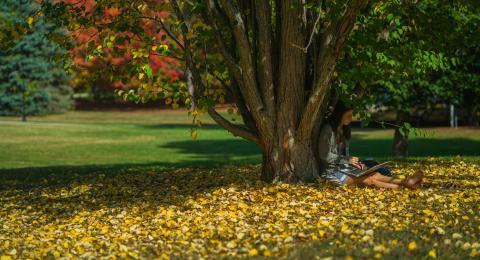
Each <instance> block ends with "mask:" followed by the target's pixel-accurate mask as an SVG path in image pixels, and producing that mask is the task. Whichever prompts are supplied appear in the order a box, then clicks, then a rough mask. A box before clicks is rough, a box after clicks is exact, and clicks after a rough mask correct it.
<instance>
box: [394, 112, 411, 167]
mask: <svg viewBox="0 0 480 260" xmlns="http://www.w3.org/2000/svg"><path fill="white" fill-rule="evenodd" d="M409 117H410V115H409V114H408V113H406V112H397V120H396V124H397V125H403V123H405V122H407V121H408V119H409ZM392 152H393V155H394V156H399V157H404V158H405V157H407V156H408V130H407V131H405V132H404V134H402V133H401V132H400V130H399V128H396V129H395V133H394V136H393V146H392Z"/></svg>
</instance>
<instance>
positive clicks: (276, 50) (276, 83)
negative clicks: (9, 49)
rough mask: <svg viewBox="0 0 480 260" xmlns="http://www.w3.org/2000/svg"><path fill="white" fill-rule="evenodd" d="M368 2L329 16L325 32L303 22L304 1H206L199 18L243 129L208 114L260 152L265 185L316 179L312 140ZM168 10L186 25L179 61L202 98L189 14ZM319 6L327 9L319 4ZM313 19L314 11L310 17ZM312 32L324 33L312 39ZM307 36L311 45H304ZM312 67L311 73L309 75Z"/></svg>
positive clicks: (354, 2)
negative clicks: (345, 47)
mask: <svg viewBox="0 0 480 260" xmlns="http://www.w3.org/2000/svg"><path fill="white" fill-rule="evenodd" d="M367 2H368V1H367V0H348V1H347V2H346V3H345V9H344V10H343V12H342V13H340V14H339V15H338V16H332V17H336V18H335V19H331V20H329V21H324V22H323V23H318V26H323V28H319V27H316V26H317V23H313V22H308V21H307V14H308V12H309V10H308V9H307V8H306V7H304V6H303V5H298V4H299V3H306V1H298V0H284V1H268V0H255V1H232V0H218V1H207V2H206V5H205V7H206V9H204V10H203V12H202V19H203V20H204V21H205V22H206V23H207V24H209V25H210V26H211V28H212V29H213V31H214V32H215V38H216V44H217V47H218V50H219V52H220V54H221V55H222V57H223V60H224V63H225V68H226V70H227V71H228V74H229V78H230V81H231V84H230V85H229V86H228V89H229V91H230V92H231V93H232V94H234V95H235V96H236V98H235V103H236V105H237V107H238V109H239V111H240V113H241V114H242V117H243V119H244V121H245V125H236V124H233V123H231V122H229V121H228V120H226V119H225V118H223V117H222V116H221V115H220V114H219V113H217V112H216V111H215V108H210V109H209V111H208V112H209V114H210V116H212V118H213V119H214V120H215V121H216V122H217V123H218V124H219V125H221V126H222V127H224V128H225V129H227V130H228V131H230V132H231V133H232V134H234V135H236V136H241V137H243V138H245V139H247V140H250V141H252V142H255V143H256V144H257V145H258V146H259V147H260V148H261V150H262V153H263V164H262V166H263V167H262V173H261V179H262V180H264V181H266V182H272V181H275V182H276V181H286V182H298V181H302V182H310V181H314V180H316V178H317V177H318V176H319V163H318V160H317V159H316V154H317V153H316V152H315V151H316V149H317V144H316V142H315V140H317V138H315V137H316V136H317V135H318V132H319V129H320V128H319V125H320V124H321V121H322V118H323V115H324V112H325V108H326V105H325V104H327V103H328V102H329V98H328V93H329V91H330V87H331V84H332V83H331V82H332V78H333V75H334V71H335V66H336V64H337V61H338V58H339V56H340V50H341V48H342V46H343V45H344V44H345V41H346V38H347V36H348V34H349V32H350V31H351V30H352V28H353V26H354V24H355V21H356V16H357V13H358V12H359V10H360V9H361V8H362V7H363V6H365V5H366V3H367ZM171 3H172V6H173V9H174V10H175V13H176V16H177V17H178V18H179V19H180V20H182V21H183V22H184V26H182V27H181V30H182V35H183V42H184V44H183V45H184V50H185V55H184V57H185V61H186V64H187V66H188V67H189V68H190V70H191V72H192V76H193V77H192V81H193V84H194V85H195V87H196V91H195V92H196V93H197V95H199V94H198V93H203V89H205V84H204V83H203V82H202V78H201V77H200V71H199V70H198V68H197V67H196V66H195V63H194V59H193V58H194V55H193V51H192V50H191V49H190V42H189V37H188V34H189V30H190V29H189V27H190V26H189V23H188V19H189V17H188V12H185V10H182V9H181V4H180V1H177V0H172V1H171ZM319 7H321V8H324V9H325V8H326V7H325V6H324V5H320V2H319ZM272 8H273V9H272ZM324 11H325V10H324ZM317 16H318V14H317V13H315V12H314V16H313V17H317ZM319 19H320V17H319ZM225 25H227V26H225ZM320 29H321V30H320ZM316 31H321V33H319V34H318V35H317V34H314V32H316ZM312 37H313V38H314V39H315V40H312V41H309V39H313V38H312ZM309 43H312V44H315V48H316V49H317V50H318V51H315V52H313V53H315V54H314V55H313V56H311V57H308V55H307V53H308V52H309V51H310V53H312V51H311V50H309V48H308V47H309ZM231 46H234V48H231ZM309 68H310V69H312V71H309V72H308V73H307V69H309ZM307 75H308V77H307ZM195 98H197V97H195Z"/></svg>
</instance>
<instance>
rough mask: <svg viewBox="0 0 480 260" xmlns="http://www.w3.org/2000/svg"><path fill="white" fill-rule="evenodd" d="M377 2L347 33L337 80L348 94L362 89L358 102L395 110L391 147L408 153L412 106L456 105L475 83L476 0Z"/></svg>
mask: <svg viewBox="0 0 480 260" xmlns="http://www.w3.org/2000/svg"><path fill="white" fill-rule="evenodd" d="M377 7H381V8H374V10H373V11H372V12H371V13H370V15H369V16H366V17H365V20H364V21H362V23H363V24H364V25H365V26H364V28H363V29H361V30H357V31H355V32H354V33H353V35H351V37H350V39H349V42H348V43H347V47H346V55H345V57H344V59H342V60H341V62H340V65H339V80H337V82H336V83H337V85H338V86H339V87H340V88H341V89H342V90H343V93H346V94H348V93H352V89H354V88H360V89H362V91H360V92H362V93H363V95H362V98H361V101H362V102H359V103H360V104H361V105H362V106H365V105H376V106H384V107H387V108H388V109H389V110H390V111H393V112H395V113H396V114H397V119H396V125H397V126H398V127H396V128H395V133H394V138H393V145H392V152H393V154H394V155H397V156H407V154H408V136H409V133H410V134H411V133H412V132H413V133H418V130H417V129H413V128H412V127H411V125H410V124H409V123H408V122H409V121H410V120H411V117H410V116H411V113H412V111H413V109H417V110H418V109H422V110H424V111H428V110H430V108H431V107H434V106H435V105H437V104H442V103H443V104H445V103H446V104H450V103H455V104H457V105H459V104H461V103H462V102H463V97H464V96H465V94H464V93H467V91H468V92H469V93H474V91H475V89H478V87H476V86H478V85H477V84H475V76H474V75H475V70H476V69H475V68H476V66H475V62H474V61H476V60H478V53H476V52H478V48H477V47H473V46H478V43H479V41H478V26H475V25H476V24H478V17H479V11H478V4H475V3H473V2H472V3H470V2H468V1H461V0H457V1H438V0H426V1H412V2H410V3H408V2H405V3H404V2H402V3H399V2H395V1H391V2H385V3H384V4H382V5H380V6H377ZM467 53H468V54H467ZM477 70H478V66H477ZM460 75H462V76H460ZM472 96H475V95H472ZM363 116H364V117H368V116H369V115H367V114H364V115H363Z"/></svg>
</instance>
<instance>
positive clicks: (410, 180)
mask: <svg viewBox="0 0 480 260" xmlns="http://www.w3.org/2000/svg"><path fill="white" fill-rule="evenodd" d="M423 175H424V174H423V171H421V170H418V171H417V172H415V173H414V174H413V175H412V176H411V177H406V178H404V179H398V178H394V177H388V176H383V175H381V174H380V173H375V174H373V175H371V177H372V178H374V179H375V180H377V181H381V182H387V183H394V184H398V185H402V186H405V187H408V188H411V187H414V186H416V185H417V184H419V183H421V182H422V179H423Z"/></svg>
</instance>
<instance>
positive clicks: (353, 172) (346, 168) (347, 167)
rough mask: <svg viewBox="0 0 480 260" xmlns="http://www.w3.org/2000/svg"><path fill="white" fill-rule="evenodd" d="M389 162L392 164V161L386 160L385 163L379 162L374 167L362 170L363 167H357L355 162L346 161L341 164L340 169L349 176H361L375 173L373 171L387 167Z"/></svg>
mask: <svg viewBox="0 0 480 260" xmlns="http://www.w3.org/2000/svg"><path fill="white" fill-rule="evenodd" d="M389 164H390V162H384V163H380V164H377V165H375V166H373V167H370V168H368V169H366V170H362V169H359V168H357V167H356V166H354V165H353V164H350V163H344V164H340V169H339V170H340V172H341V173H344V174H347V175H349V176H353V177H361V176H363V175H365V174H369V173H373V172H375V171H377V170H378V169H380V168H382V167H385V166H387V165H389Z"/></svg>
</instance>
